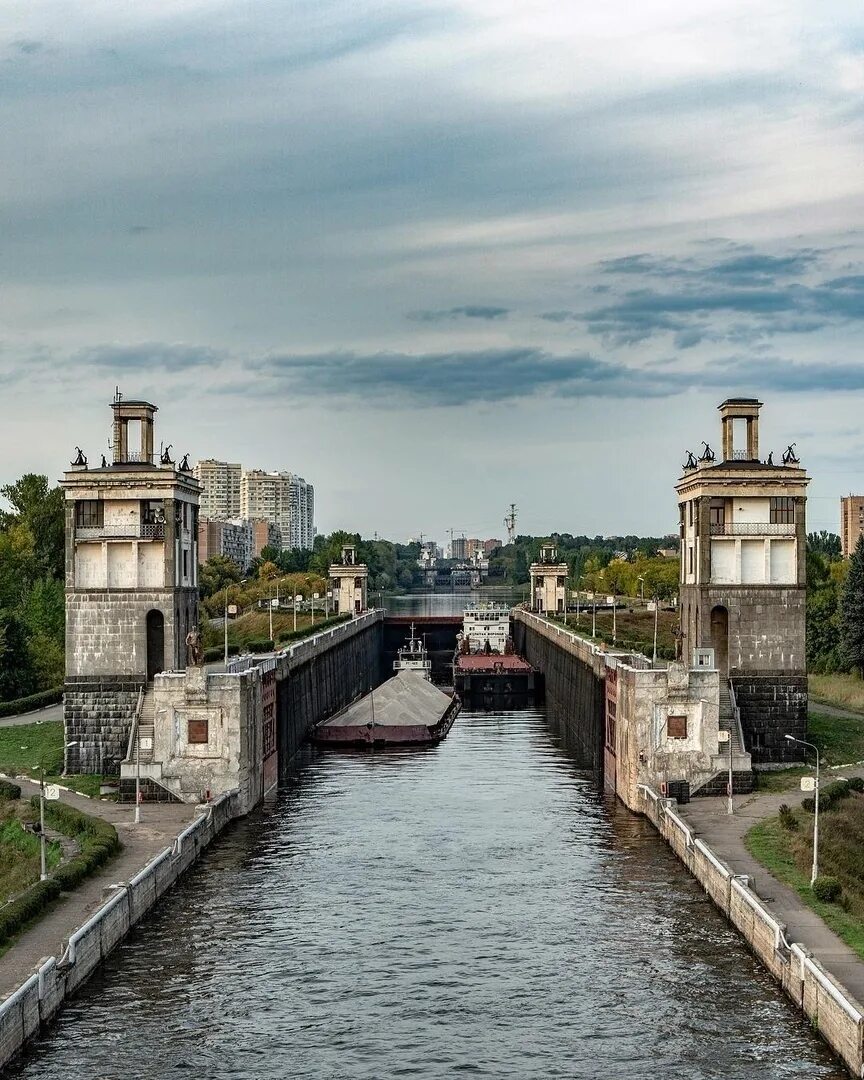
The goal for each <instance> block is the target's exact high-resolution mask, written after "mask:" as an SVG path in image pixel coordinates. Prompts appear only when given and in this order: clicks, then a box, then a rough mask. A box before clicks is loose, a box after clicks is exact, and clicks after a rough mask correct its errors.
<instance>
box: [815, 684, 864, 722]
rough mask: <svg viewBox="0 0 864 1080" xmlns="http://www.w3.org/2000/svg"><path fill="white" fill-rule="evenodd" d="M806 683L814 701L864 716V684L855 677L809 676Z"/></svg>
mask: <svg viewBox="0 0 864 1080" xmlns="http://www.w3.org/2000/svg"><path fill="white" fill-rule="evenodd" d="M807 682H808V685H809V688H810V697H811V698H812V699H813V700H814V701H821V702H823V703H824V704H826V705H836V706H837V708H838V709H852V711H853V712H860V713H862V714H864V682H862V681H861V679H859V678H858V676H857V675H810V676H808V679H807Z"/></svg>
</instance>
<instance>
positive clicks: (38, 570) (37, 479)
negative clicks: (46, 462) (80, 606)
mask: <svg viewBox="0 0 864 1080" xmlns="http://www.w3.org/2000/svg"><path fill="white" fill-rule="evenodd" d="M0 495H2V496H3V498H4V499H5V501H6V502H7V503H8V504H9V509H8V510H2V511H0V701H9V700H12V699H15V698H20V697H25V696H27V695H28V694H34V693H38V692H39V691H41V690H49V689H52V688H54V687H57V686H61V685H62V683H63V672H64V628H65V599H64V587H63V586H64V582H63V578H64V521H63V492H62V491H61V489H60V488H59V487H54V488H51V487H49V486H48V478H47V477H46V476H37V475H35V474H33V473H28V474H27V475H26V476H22V477H21V479H20V480H18V481H17V482H16V483H14V484H9V485H8V486H6V487H3V488H0Z"/></svg>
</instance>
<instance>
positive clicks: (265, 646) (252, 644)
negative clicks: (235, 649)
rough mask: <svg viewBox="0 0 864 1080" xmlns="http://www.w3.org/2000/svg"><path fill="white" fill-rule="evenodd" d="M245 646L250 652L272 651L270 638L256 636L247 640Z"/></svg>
mask: <svg viewBox="0 0 864 1080" xmlns="http://www.w3.org/2000/svg"><path fill="white" fill-rule="evenodd" d="M246 648H247V649H248V650H249V652H251V653H265V652H273V642H272V640H271V639H270V638H258V639H256V640H255V641H249V642H247V644H246Z"/></svg>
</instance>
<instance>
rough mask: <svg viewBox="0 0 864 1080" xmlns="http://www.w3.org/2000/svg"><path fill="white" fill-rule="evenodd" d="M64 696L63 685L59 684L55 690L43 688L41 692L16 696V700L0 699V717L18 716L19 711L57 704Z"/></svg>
mask: <svg viewBox="0 0 864 1080" xmlns="http://www.w3.org/2000/svg"><path fill="white" fill-rule="evenodd" d="M62 697H63V687H62V686H58V687H57V688H55V689H54V690H43V691H42V693H41V694H30V695H28V696H27V697H22V698H16V699H15V701H0V717H3V716H17V715H18V714H19V713H26V712H33V711H34V710H36V709H44V708H45V706H46V705H56V704H57V702H58V701H60V700H61V698H62Z"/></svg>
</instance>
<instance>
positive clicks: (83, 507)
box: [75, 499, 105, 529]
mask: <svg viewBox="0 0 864 1080" xmlns="http://www.w3.org/2000/svg"><path fill="white" fill-rule="evenodd" d="M104 513H105V504H104V503H103V502H102V501H101V500H100V499H78V500H77V501H76V503H75V524H76V525H77V527H78V528H79V529H101V528H102V526H103V524H104V523H105V518H104Z"/></svg>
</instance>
